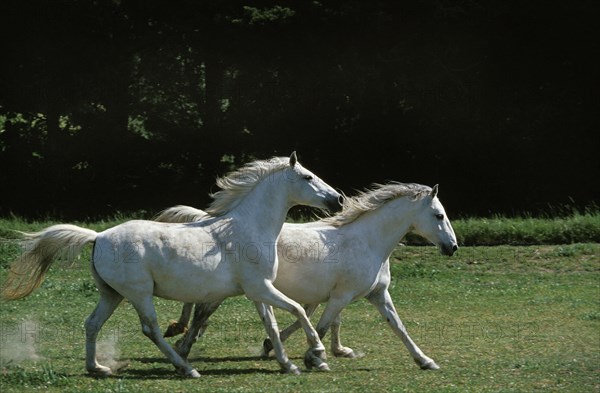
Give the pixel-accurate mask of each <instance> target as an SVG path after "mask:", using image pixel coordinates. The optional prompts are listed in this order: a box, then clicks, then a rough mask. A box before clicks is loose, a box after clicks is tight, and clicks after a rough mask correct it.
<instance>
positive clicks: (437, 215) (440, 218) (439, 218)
mask: <svg viewBox="0 0 600 393" xmlns="http://www.w3.org/2000/svg"><path fill="white" fill-rule="evenodd" d="M435 218H437V219H438V220H443V219H444V215H443V214H436V215H435Z"/></svg>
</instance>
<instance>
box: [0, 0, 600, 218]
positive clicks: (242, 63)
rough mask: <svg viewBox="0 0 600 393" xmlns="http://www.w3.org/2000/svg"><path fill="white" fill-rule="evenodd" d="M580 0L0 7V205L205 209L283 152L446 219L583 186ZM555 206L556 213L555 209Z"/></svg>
mask: <svg viewBox="0 0 600 393" xmlns="http://www.w3.org/2000/svg"><path fill="white" fill-rule="evenodd" d="M597 4H599V3H597V2H595V1H561V2H554V1H539V0H538V1H515V0H487V1H484V0H472V1H443V0H420V1H400V0H387V1H385V0H384V1H341V0H335V1H237V0H232V1H216V0H214V1H192V0H188V1H141V0H138V1H130V0H120V1H119V0H113V1H102V0H97V1H92V0H79V1H13V0H3V1H2V2H0V18H1V20H2V22H1V23H0V37H1V38H0V39H1V42H0V44H1V46H0V50H1V52H2V55H1V61H0V75H1V79H0V215H6V214H11V213H14V214H18V215H23V216H26V217H30V218H36V217H42V216H48V215H50V216H54V217H61V218H71V219H72V218H86V217H98V216H101V215H105V214H114V213H115V212H117V211H120V212H132V211H139V210H146V211H149V212H153V211H156V210H158V209H161V208H165V207H168V206H171V205H175V204H191V205H194V206H197V207H205V206H206V204H207V203H208V202H209V197H208V193H209V191H216V190H215V188H216V186H214V180H215V177H216V176H217V175H222V174H224V173H225V172H227V171H228V170H231V169H233V168H234V167H236V166H238V165H240V164H242V163H245V162H247V161H249V160H252V159H254V158H268V157H271V156H273V155H289V154H290V153H291V151H292V150H297V151H298V155H299V157H300V161H301V162H302V163H303V164H304V165H305V166H306V167H308V168H309V169H311V170H313V171H314V172H316V173H317V174H318V175H320V176H321V177H322V178H323V179H324V180H326V181H327V182H328V183H329V184H331V185H333V186H334V187H338V188H340V189H342V190H344V191H345V192H346V193H348V194H352V193H353V190H354V189H360V188H363V187H366V186H368V185H369V184H371V183H373V182H384V181H387V180H398V181H407V182H419V183H424V184H428V185H433V184H435V183H440V196H441V199H442V201H443V202H444V204H445V206H446V208H447V210H448V211H449V214H451V215H453V216H457V215H459V216H460V215H463V216H464V215H489V214H495V213H500V214H509V215H510V214H518V213H523V212H530V213H532V214H536V213H538V212H548V211H550V212H551V213H552V212H553V211H557V207H561V206H564V205H568V206H569V207H570V208H579V209H582V208H584V207H586V206H589V205H590V204H592V203H594V200H597V199H598V196H600V187H599V185H598V182H599V180H598V174H599V171H598V169H599V167H600V165H599V161H600V160H599V158H598V151H599V148H600V132H599V127H598V125H599V122H598V116H599V111H598V109H599V86H600V84H599V82H600V81H599V80H598V79H599V78H598V75H599V71H600V64H599V63H598V60H597V59H598V54H599V49H600V48H599V45H598V42H599V40H598V37H600V31H599V30H600V29H599V28H598V26H600V23H598V21H599V20H600V13H599V12H598V10H599V6H598V5H597ZM558 210H560V209H558Z"/></svg>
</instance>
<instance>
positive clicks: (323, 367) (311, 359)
mask: <svg viewBox="0 0 600 393" xmlns="http://www.w3.org/2000/svg"><path fill="white" fill-rule="evenodd" d="M321 352H322V353H321ZM324 353H325V351H318V352H313V351H310V350H309V351H307V352H306V354H305V355H304V365H305V366H306V369H307V370H312V369H313V367H314V368H316V369H317V371H331V370H330V369H329V366H328V365H327V363H325V362H324V361H323V359H322V358H321V357H320V356H319V355H321V356H323V354H324Z"/></svg>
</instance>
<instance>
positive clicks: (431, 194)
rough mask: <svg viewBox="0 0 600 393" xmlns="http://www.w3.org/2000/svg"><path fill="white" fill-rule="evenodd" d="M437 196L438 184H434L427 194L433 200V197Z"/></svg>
mask: <svg viewBox="0 0 600 393" xmlns="http://www.w3.org/2000/svg"><path fill="white" fill-rule="evenodd" d="M437 194H438V184H436V185H435V186H433V187H432V188H431V192H430V193H429V195H430V196H431V197H432V198H435V197H436V196H437Z"/></svg>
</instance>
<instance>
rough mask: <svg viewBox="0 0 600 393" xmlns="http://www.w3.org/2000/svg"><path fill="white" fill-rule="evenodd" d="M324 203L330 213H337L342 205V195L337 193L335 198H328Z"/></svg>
mask: <svg viewBox="0 0 600 393" xmlns="http://www.w3.org/2000/svg"><path fill="white" fill-rule="evenodd" d="M326 205H327V210H329V211H330V212H331V213H337V212H339V211H341V210H342V208H343V207H344V197H343V196H342V195H339V196H338V197H337V198H336V197H332V198H329V199H327V202H326Z"/></svg>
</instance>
